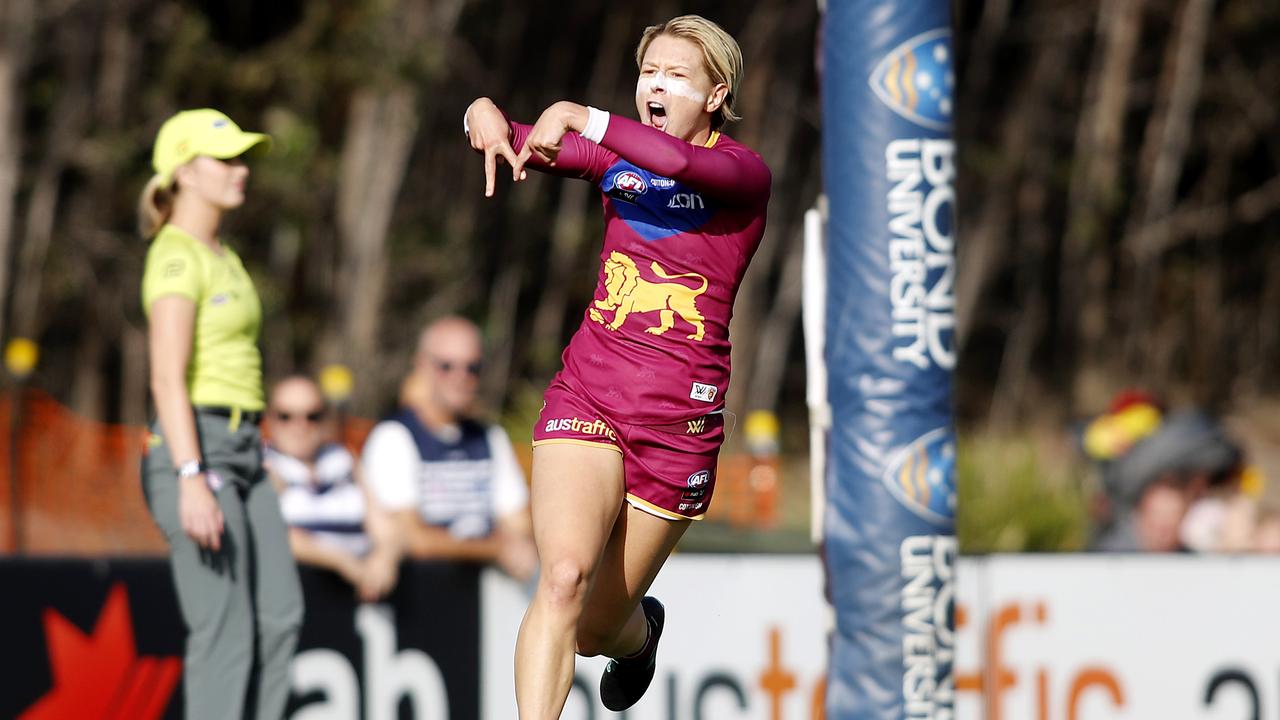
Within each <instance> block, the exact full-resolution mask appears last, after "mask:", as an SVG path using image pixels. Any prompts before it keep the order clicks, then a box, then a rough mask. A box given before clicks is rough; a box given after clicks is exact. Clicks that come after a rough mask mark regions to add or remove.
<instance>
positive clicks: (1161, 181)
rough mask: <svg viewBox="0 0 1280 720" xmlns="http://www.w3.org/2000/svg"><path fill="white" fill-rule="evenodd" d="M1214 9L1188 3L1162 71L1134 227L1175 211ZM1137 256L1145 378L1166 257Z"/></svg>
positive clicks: (1132, 306) (1135, 303) (1136, 349)
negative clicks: (1157, 294)
mask: <svg viewBox="0 0 1280 720" xmlns="http://www.w3.org/2000/svg"><path fill="white" fill-rule="evenodd" d="M1213 6H1214V0H1186V2H1185V3H1184V4H1183V8H1182V13H1181V14H1180V16H1179V22H1178V31H1177V32H1176V33H1175V34H1174V35H1173V36H1172V37H1171V38H1170V40H1169V46H1170V47H1169V52H1168V53H1167V55H1166V60H1165V65H1164V71H1163V72H1162V73H1161V81H1160V96H1159V98H1158V99H1157V102H1156V110H1155V111H1154V112H1152V114H1151V117H1150V119H1149V121H1148V123H1147V129H1146V135H1145V138H1144V140H1143V144H1142V152H1141V155H1140V158H1141V165H1140V168H1141V171H1140V176H1139V178H1140V179H1139V187H1140V188H1141V190H1140V191H1141V192H1142V199H1141V201H1140V202H1135V203H1134V208H1135V211H1134V222H1132V223H1131V225H1130V226H1131V227H1144V226H1147V225H1150V224H1151V223H1153V222H1155V221H1156V220H1158V219H1160V218H1163V217H1165V216H1166V215H1168V214H1169V213H1170V212H1171V211H1172V210H1173V207H1174V203H1175V200H1176V199H1177V198H1176V195H1177V186H1178V179H1179V178H1180V177H1182V167H1183V165H1184V163H1185V162H1186V155H1187V147H1188V145H1189V144H1190V142H1191V125H1192V122H1193V120H1194V114H1195V109H1196V104H1197V102H1198V100H1199V97H1200V81H1201V78H1202V77H1203V75H1204V48H1205V41H1206V38H1207V36H1208V34H1209V33H1208V27H1209V21H1210V20H1211V18H1212V15H1213ZM1126 236H1127V238H1126V239H1128V238H1132V239H1134V240H1142V239H1145V238H1149V237H1150V236H1146V235H1143V234H1142V233H1139V232H1131V233H1126ZM1147 243H1148V244H1149V243H1150V240H1147ZM1133 255H1134V256H1135V258H1136V259H1137V266H1136V268H1135V275H1134V284H1133V294H1132V296H1131V298H1130V301H1129V303H1128V309H1129V311H1130V315H1129V318H1128V320H1129V322H1128V331H1127V332H1126V333H1125V337H1126V338H1127V342H1126V343H1125V345H1126V351H1127V352H1126V359H1127V361H1128V365H1129V368H1130V370H1131V371H1132V372H1133V373H1134V374H1135V375H1136V376H1137V377H1142V376H1143V375H1144V373H1145V371H1146V370H1147V369H1148V362H1149V360H1150V358H1151V357H1152V355H1151V353H1150V350H1151V347H1150V345H1149V343H1148V342H1146V339H1147V338H1148V337H1149V336H1150V333H1151V331H1152V328H1153V326H1154V324H1155V323H1154V319H1155V315H1156V314H1157V313H1158V312H1159V308H1157V307H1156V292H1157V290H1156V289H1157V285H1158V283H1159V275H1160V265H1161V262H1162V259H1161V257H1160V256H1158V255H1155V254H1153V253H1151V252H1150V248H1147V247H1141V248H1133Z"/></svg>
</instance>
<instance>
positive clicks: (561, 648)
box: [516, 444, 624, 720]
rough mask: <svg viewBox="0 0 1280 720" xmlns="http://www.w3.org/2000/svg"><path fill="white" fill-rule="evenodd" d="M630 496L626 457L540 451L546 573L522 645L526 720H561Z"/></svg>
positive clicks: (538, 536)
mask: <svg viewBox="0 0 1280 720" xmlns="http://www.w3.org/2000/svg"><path fill="white" fill-rule="evenodd" d="M623 492H624V491H623V482H622V455H621V453H618V452H615V451H613V450H609V449H606V448H594V447H584V446H581V445H570V444H550V445H540V446H538V447H536V448H534V451H533V482H532V488H531V498H530V506H531V508H532V512H533V537H534V542H535V543H537V546H538V557H539V562H540V564H541V568H542V572H541V575H540V576H539V578H538V588H537V590H536V591H535V592H534V596H533V600H532V602H530V603H529V609H528V611H527V612H525V616H524V621H523V622H522V623H521V624H520V634H519V636H518V638H517V640H516V704H517V706H519V708H520V718H521V720H542V719H544V718H558V717H560V712H561V710H563V709H564V702H565V699H566V698H567V697H568V695H569V687H570V685H571V684H572V682H573V666H574V661H573V657H574V647H575V642H576V628H577V626H578V620H579V618H580V617H581V616H582V611H583V606H584V604H585V603H586V599H587V595H588V593H589V591H590V587H591V583H592V579H593V577H594V575H595V572H596V568H597V566H598V565H599V563H600V555H601V553H602V552H603V550H604V547H605V544H606V542H607V541H608V540H609V537H610V535H611V534H612V533H613V527H614V524H615V522H617V521H618V517H619V512H620V511H621V509H622V507H623Z"/></svg>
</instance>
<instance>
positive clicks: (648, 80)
mask: <svg viewBox="0 0 1280 720" xmlns="http://www.w3.org/2000/svg"><path fill="white" fill-rule="evenodd" d="M658 89H662V90H665V91H666V92H668V93H670V94H672V95H675V96H676V97H682V98H685V99H686V100H692V101H694V102H696V103H698V104H702V103H705V102H706V101H707V96H706V95H704V94H702V93H700V92H698V89H697V88H695V87H694V86H693V85H690V84H689V81H688V80H685V79H684V78H675V77H670V76H668V75H667V74H666V73H664V72H662V71H661V70H659V71H658V72H657V73H656V74H654V75H653V76H651V77H641V78H640V79H639V80H637V81H636V97H637V98H642V97H644V96H645V95H646V94H648V93H652V92H654V91H656V90H658Z"/></svg>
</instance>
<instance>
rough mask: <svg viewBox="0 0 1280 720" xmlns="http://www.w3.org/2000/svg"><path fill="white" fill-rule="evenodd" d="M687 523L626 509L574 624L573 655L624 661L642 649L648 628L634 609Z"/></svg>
mask: <svg viewBox="0 0 1280 720" xmlns="http://www.w3.org/2000/svg"><path fill="white" fill-rule="evenodd" d="M689 523H690V521H689V520H664V519H662V518H659V517H655V516H653V515H650V514H649V513H647V512H644V511H643V510H637V509H636V508H634V507H632V506H630V505H628V506H627V507H626V510H624V511H623V516H622V517H621V518H619V519H618V523H617V524H616V525H614V528H613V534H612V535H610V537H609V543H608V545H606V546H605V550H604V555H603V557H602V558H601V560H600V569H599V570H598V571H597V572H596V577H595V582H594V583H592V585H591V590H590V594H589V595H588V597H587V602H586V608H585V610H584V612H583V614H582V619H581V620H579V622H578V652H580V653H581V654H583V655H588V656H589V655H606V656H608V657H614V658H616V657H624V656H627V655H631V654H634V653H636V652H638V651H639V650H640V649H641V648H642V647H644V643H645V638H646V637H647V635H648V631H649V626H648V623H647V622H646V621H645V617H644V612H643V611H642V610H641V609H640V598H642V597H644V594H645V593H646V592H648V590H649V586H650V585H652V584H653V579H654V578H656V577H657V576H658V571H659V570H661V569H662V565H663V563H665V562H666V560H667V557H668V556H669V555H671V551H672V550H673V549H674V548H675V546H676V543H677V542H678V541H679V540H680V537H681V536H682V535H684V531H685V530H686V529H688V527H689Z"/></svg>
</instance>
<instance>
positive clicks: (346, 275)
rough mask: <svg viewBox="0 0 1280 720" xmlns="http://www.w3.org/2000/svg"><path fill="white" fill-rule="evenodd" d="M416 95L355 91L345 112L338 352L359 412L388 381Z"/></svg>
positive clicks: (404, 86) (407, 90)
mask: <svg viewBox="0 0 1280 720" xmlns="http://www.w3.org/2000/svg"><path fill="white" fill-rule="evenodd" d="M416 101H417V97H416V92H415V91H414V89H413V87H412V86H411V85H409V84H408V83H400V84H397V85H396V86H395V87H393V88H391V89H389V90H386V91H383V90H377V89H374V88H368V87H366V88H361V89H360V90H357V91H356V93H355V96H354V97H353V98H352V100H351V107H350V110H349V111H348V114H347V120H348V124H347V137H346V142H345V144H344V146H343V153H342V169H341V177H340V180H339V189H338V208H337V209H338V218H337V220H338V232H339V235H340V237H341V242H342V249H343V256H342V271H341V272H340V273H339V276H338V292H337V294H336V297H337V298H338V300H339V303H340V306H339V308H340V309H339V313H340V317H341V324H340V328H341V340H340V341H339V344H338V345H337V346H336V347H341V348H342V351H341V353H334V355H337V356H342V357H345V359H346V360H347V362H348V364H349V365H350V366H351V370H352V372H353V373H354V375H355V377H356V378H357V379H359V380H360V381H361V382H359V383H358V384H357V386H356V387H357V395H356V397H355V398H354V399H353V400H354V402H355V407H356V409H357V410H359V411H364V412H370V411H371V410H372V409H373V407H374V404H375V397H376V395H375V393H376V392H377V390H378V389H379V387H380V385H381V384H382V382H383V381H385V380H386V378H384V377H382V376H381V375H380V374H379V370H380V368H381V364H380V363H379V362H378V361H377V360H376V358H377V357H378V354H379V351H380V348H379V347H378V337H379V331H380V329H381V327H382V309H383V308H382V298H383V289H384V285H385V281H386V276H387V255H386V242H387V228H388V226H389V225H390V223H391V214H392V211H393V210H394V208H395V201H396V198H397V196H398V195H399V192H400V184H401V182H402V181H403V180H404V174H405V169H406V166H407V165H408V161H409V151H410V148H411V147H412V144H413V138H414V133H415V131H416V130H417V126H418V117H417V110H416V108H415V103H416Z"/></svg>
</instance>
